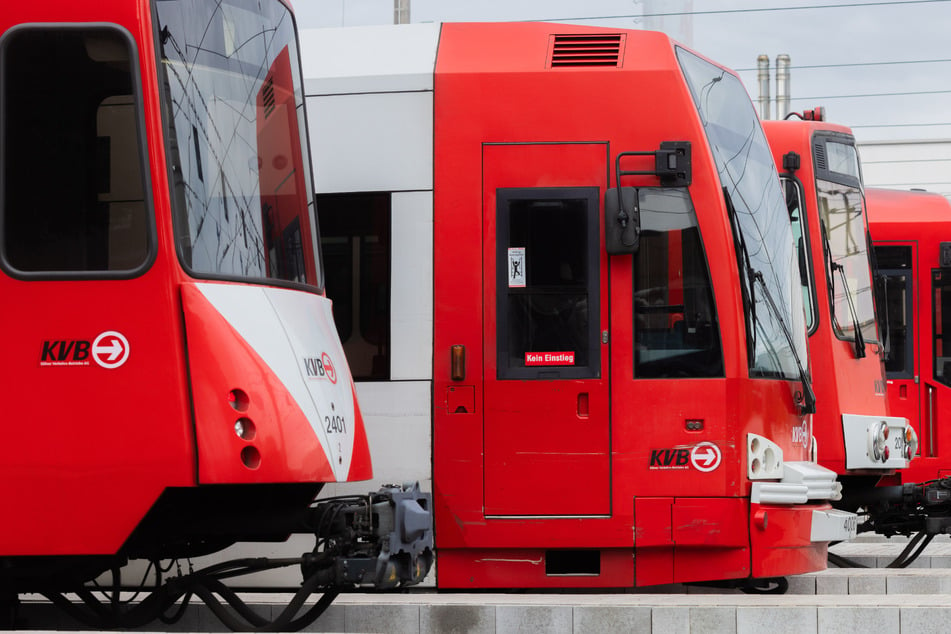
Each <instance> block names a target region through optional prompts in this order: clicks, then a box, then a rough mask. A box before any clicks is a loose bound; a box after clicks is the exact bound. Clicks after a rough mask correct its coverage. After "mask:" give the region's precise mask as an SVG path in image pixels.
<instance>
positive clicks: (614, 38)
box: [551, 33, 624, 68]
mask: <svg viewBox="0 0 951 634" xmlns="http://www.w3.org/2000/svg"><path fill="white" fill-rule="evenodd" d="M553 40H554V41H553V43H552V47H551V67H552V68H563V67H578V66H614V67H617V66H618V65H619V64H620V61H621V46H622V45H623V42H624V38H623V36H622V35H621V34H610V33H605V34H596V35H555V36H554V37H553Z"/></svg>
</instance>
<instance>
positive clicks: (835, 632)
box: [817, 605, 901, 634]
mask: <svg viewBox="0 0 951 634" xmlns="http://www.w3.org/2000/svg"><path fill="white" fill-rule="evenodd" d="M900 611H901V609H900V608H897V607H887V608H886V607H882V608H877V607H870V606H848V605H844V606H841V607H823V606H820V607H819V609H818V629H817V632H818V633H819V634H856V632H899V631H901V630H900V629H899V622H900Z"/></svg>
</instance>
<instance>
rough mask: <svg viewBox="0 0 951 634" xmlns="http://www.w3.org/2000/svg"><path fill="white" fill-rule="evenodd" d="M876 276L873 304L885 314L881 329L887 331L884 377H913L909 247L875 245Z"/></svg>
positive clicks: (910, 254) (910, 253) (910, 252)
mask: <svg viewBox="0 0 951 634" xmlns="http://www.w3.org/2000/svg"><path fill="white" fill-rule="evenodd" d="M874 248H875V259H876V262H877V264H878V267H877V269H878V273H877V276H878V277H877V279H876V283H875V295H876V296H875V301H876V305H877V306H878V307H879V310H880V311H882V310H884V311H885V319H884V320H883V324H882V325H883V327H887V328H888V354H887V356H886V357H885V374H886V376H887V377H888V378H889V379H902V378H909V379H910V378H911V377H912V376H914V367H913V363H914V361H913V358H912V348H911V346H909V345H908V342H909V341H913V340H914V339H913V334H912V319H911V315H912V304H911V298H912V275H911V265H912V251H911V247H903V246H876V247H874Z"/></svg>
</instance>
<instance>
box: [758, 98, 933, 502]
mask: <svg viewBox="0 0 951 634" xmlns="http://www.w3.org/2000/svg"><path fill="white" fill-rule="evenodd" d="M806 117H807V118H805V119H803V120H792V119H787V120H785V121H764V122H763V129H764V130H765V132H766V136H767V138H768V139H769V142H770V146H771V147H772V150H773V157H774V159H775V161H776V165H777V167H779V168H780V169H781V172H780V179H781V181H782V183H783V187H784V191H785V195H786V203H787V206H788V208H789V213H790V218H791V219H792V222H793V227H794V233H795V236H796V240H797V244H798V250H799V266H800V274H801V276H802V278H803V286H802V295H803V303H804V305H805V307H806V320H807V328H808V331H809V356H810V360H811V371H812V377H813V385H814V386H815V391H816V400H817V402H818V403H819V405H818V407H817V409H816V413H815V415H814V416H813V435H814V436H815V438H816V441H817V449H818V460H819V463H820V464H822V465H823V466H826V467H828V468H830V469H832V470H833V471H835V472H836V473H838V474H839V475H840V477H841V479H842V486H843V489H844V496H845V498H846V499H848V497H849V494H850V492H851V490H852V489H854V488H857V489H863V488H866V487H874V486H875V485H876V484H877V482H878V480H879V479H880V478H881V477H882V476H886V475H890V474H893V473H894V472H895V470H897V469H905V468H906V467H908V465H909V463H910V462H911V460H912V458H913V457H914V456H915V453H916V451H917V446H918V438H917V434H916V432H915V429H914V427H913V426H910V425H909V424H908V420H907V418H903V417H901V416H889V415H888V414H889V411H888V408H887V405H888V403H887V401H886V398H885V377H884V368H883V364H882V360H883V349H882V343H881V337H880V335H879V332H878V323H877V319H876V311H875V301H874V299H875V298H874V294H873V290H874V289H873V283H872V265H871V261H870V253H869V243H868V239H867V234H868V227H867V220H866V205H865V198H864V185H863V182H862V173H861V168H860V165H859V158H858V153H857V152H856V148H855V139H854V137H853V136H852V132H851V130H849V129H848V128H847V127H844V126H840V125H835V124H832V123H828V122H825V121H823V120H822V116H821V110H820V111H819V114H818V117H817V114H816V112H815V111H809V112H808V113H807V114H806ZM810 117H811V118H810Z"/></svg>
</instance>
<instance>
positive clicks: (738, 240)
mask: <svg viewBox="0 0 951 634" xmlns="http://www.w3.org/2000/svg"><path fill="white" fill-rule="evenodd" d="M723 199H724V200H725V201H726V212H727V215H728V216H729V217H730V224H731V225H732V226H733V247H734V248H735V249H736V253H737V258H738V259H739V258H741V257H742V261H738V262H737V268H738V269H739V270H740V275H741V276H743V277H745V278H746V286H745V288H744V289H743V290H744V291H746V292H745V293H744V294H743V301H744V302H745V303H746V306H745V308H746V310H745V311H744V314H746V315H749V321H748V322H747V326H748V329H749V333H750V336H749V338H748V339H747V342H746V354H747V355H748V356H749V358H750V359H752V358H753V357H754V355H755V354H756V333H757V330H756V324H757V321H756V286H755V282H753V265H752V264H751V263H750V252H749V251H748V250H747V248H746V239H745V238H744V237H743V229H741V228H740V219H739V218H737V216H736V208H735V207H734V206H733V198H731V197H730V192H729V191H728V190H727V188H726V187H724V188H723Z"/></svg>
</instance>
